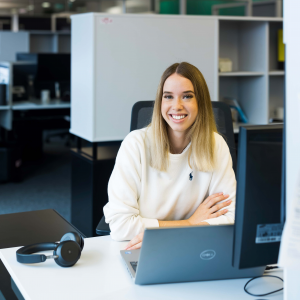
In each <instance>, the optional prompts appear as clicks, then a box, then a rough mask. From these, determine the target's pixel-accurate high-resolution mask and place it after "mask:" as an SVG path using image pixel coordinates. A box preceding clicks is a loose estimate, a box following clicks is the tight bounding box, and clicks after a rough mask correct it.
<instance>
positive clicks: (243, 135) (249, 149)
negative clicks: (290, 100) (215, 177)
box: [233, 124, 283, 269]
mask: <svg viewBox="0 0 300 300" xmlns="http://www.w3.org/2000/svg"><path fill="white" fill-rule="evenodd" d="M282 136H283V125H281V124H280V125H265V126H251V127H245V128H243V127H241V128H240V133H239V146H238V164H237V195H236V214H235V234H234V253H233V266H234V267H238V268H240V269H242V268H252V267H258V266H264V265H267V264H272V263H277V260H278V253H279V246H280V239H281V233H282V227H283V224H282V223H281V197H282V195H281V189H282V185H281V180H282V145H283V143H282Z"/></svg>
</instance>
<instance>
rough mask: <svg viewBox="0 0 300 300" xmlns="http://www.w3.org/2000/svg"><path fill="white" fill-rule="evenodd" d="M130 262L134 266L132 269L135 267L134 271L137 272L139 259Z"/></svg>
mask: <svg viewBox="0 0 300 300" xmlns="http://www.w3.org/2000/svg"><path fill="white" fill-rule="evenodd" d="M130 264H131V266H132V269H133V270H134V272H135V273H136V268H137V264H138V262H137V261H131V262H130Z"/></svg>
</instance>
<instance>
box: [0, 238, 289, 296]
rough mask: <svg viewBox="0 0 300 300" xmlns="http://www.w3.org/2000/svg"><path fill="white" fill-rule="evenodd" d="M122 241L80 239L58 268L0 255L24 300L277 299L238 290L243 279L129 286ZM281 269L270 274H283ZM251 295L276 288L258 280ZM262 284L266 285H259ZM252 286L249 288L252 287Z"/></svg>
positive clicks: (6, 251) (4, 252)
mask: <svg viewBox="0 0 300 300" xmlns="http://www.w3.org/2000/svg"><path fill="white" fill-rule="evenodd" d="M125 244H126V242H115V241H112V240H111V238H110V236H106V237H95V238H87V239H85V246H84V250H83V252H82V256H81V259H80V260H79V262H78V263H77V264H76V265H75V266H74V267H71V268H60V267H59V266H57V265H56V264H55V262H54V261H53V260H49V261H46V262H45V263H41V264H35V265H23V264H20V263H18V262H17V261H16V254H15V251H16V249H17V248H10V249H2V250H0V257H1V259H2V261H3V263H4V264H5V266H6V268H7V269H8V271H9V273H10V275H11V276H12V278H13V280H14V282H15V283H16V284H17V286H18V288H19V290H20V291H21V292H22V294H23V296H24V298H25V299H30V300H35V299H37V300H40V299H44V300H46V299H110V300H113V299H115V300H122V299H126V300H128V299H130V300H135V299H137V300H141V299H151V300H153V299H155V300H159V299H163V300H167V299H170V300H176V299H178V300H179V299H180V300H182V299H197V300H198V299H203V300H204V299H205V300H206V299H209V300H220V299H222V300H226V299H228V300H229V299H230V300H233V299H237V300H243V299H245V300H246V299H253V300H255V299H262V298H263V299H270V300H279V299H280V300H281V299H283V293H282V291H281V292H278V293H276V294H273V295H270V296H265V297H256V298H254V297H252V296H250V295H247V294H246V293H245V292H244V285H245V283H246V282H247V280H248V279H235V280H218V281H206V282H189V283H177V284H159V285H148V286H138V285H135V284H134V283H133V281H132V280H131V278H130V276H129V274H128V273H127V270H126V267H125V266H124V264H123V261H122V258H121V256H120V252H119V251H120V249H123V248H124V246H125ZM282 273H283V272H282V270H278V271H277V272H272V273H271V274H272V275H278V276H280V277H282V276H283V274H282ZM259 280H260V282H257V283H256V284H253V285H252V286H249V287H250V288H251V287H252V288H253V289H252V290H251V291H252V292H253V293H260V292H267V291H270V290H273V289H278V288H279V285H277V284H274V283H271V282H268V280H269V279H267V278H264V279H259ZM262 282H268V286H266V285H264V284H262ZM254 288H255V289H254Z"/></svg>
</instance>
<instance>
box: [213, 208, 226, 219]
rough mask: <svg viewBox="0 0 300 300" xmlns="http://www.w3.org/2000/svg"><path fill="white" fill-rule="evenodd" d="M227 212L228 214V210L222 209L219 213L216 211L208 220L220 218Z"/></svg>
mask: <svg viewBox="0 0 300 300" xmlns="http://www.w3.org/2000/svg"><path fill="white" fill-rule="evenodd" d="M227 212H228V209H222V210H219V211H217V212H216V213H214V214H211V215H210V217H209V219H213V218H217V217H220V216H222V215H224V214H226V213H227Z"/></svg>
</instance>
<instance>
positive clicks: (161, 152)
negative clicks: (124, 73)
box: [149, 62, 217, 172]
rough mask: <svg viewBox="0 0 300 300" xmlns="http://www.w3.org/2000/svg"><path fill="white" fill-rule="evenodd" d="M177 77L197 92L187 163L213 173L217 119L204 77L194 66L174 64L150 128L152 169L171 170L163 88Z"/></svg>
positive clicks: (163, 76) (163, 81) (156, 101)
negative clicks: (187, 81) (196, 110)
mask: <svg viewBox="0 0 300 300" xmlns="http://www.w3.org/2000/svg"><path fill="white" fill-rule="evenodd" d="M174 73H176V74H178V75H180V76H182V77H185V78H187V79H189V80H190V81H191V82H192V84H193V86H194V91H195V97H196V101H197V105H198V115H197V117H196V120H195V122H194V124H193V125H192V126H191V127H190V129H189V131H188V138H189V139H190V140H191V146H190V149H189V155H188V163H189V166H190V167H191V168H194V169H195V170H198V171H202V172H210V171H213V169H214V166H215V163H214V156H215V155H214V148H215V138H214V132H217V127H216V123H215V119H214V114H213V109H212V105H211V99H210V95H209V90H208V87H207V84H206V82H205V79H204V77H203V75H202V73H201V72H200V71H199V70H198V69H197V68H196V67H195V66H193V65H191V64H189V63H187V62H182V63H175V64H173V65H172V66H170V67H169V68H167V69H166V70H165V72H164V73H163V75H162V77H161V80H160V84H159V86H158V90H157V94H156V99H155V103H154V109H153V115H152V121H151V124H150V125H149V126H151V140H152V141H151V143H150V157H151V159H150V165H151V167H153V168H155V169H158V170H160V171H166V170H167V169H168V166H169V152H170V142H169V137H168V130H167V128H168V126H169V125H168V124H167V122H166V121H165V120H164V118H163V116H162V114H161V103H162V97H163V87H164V84H165V81H166V79H167V78H168V77H169V76H171V75H172V74H174Z"/></svg>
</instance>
